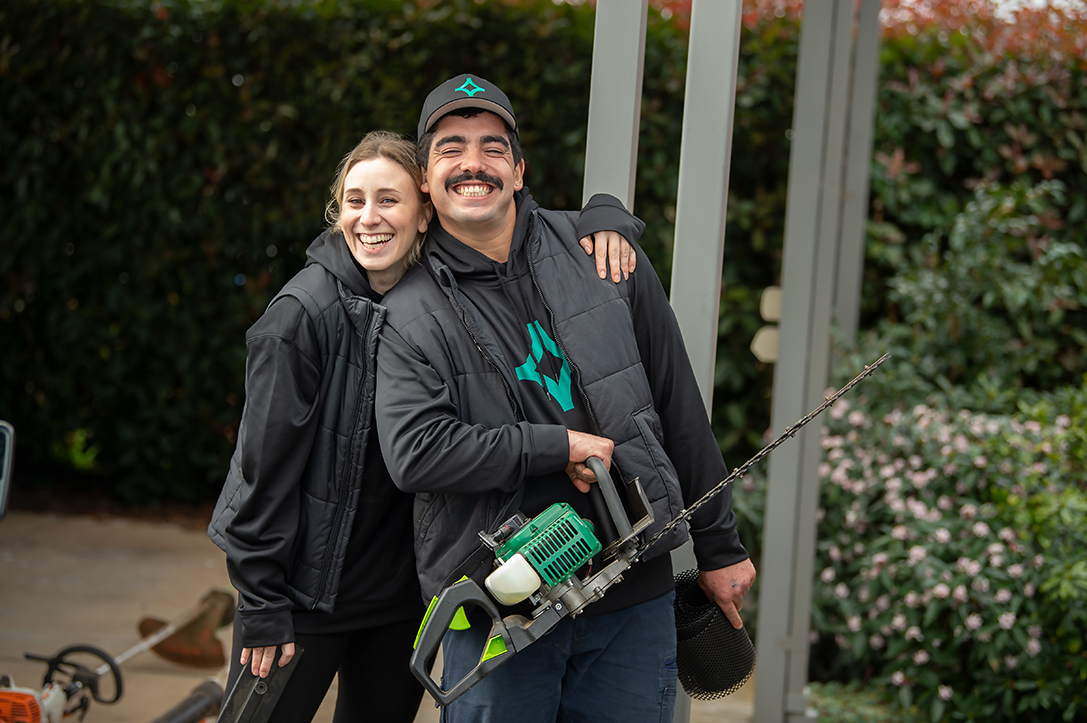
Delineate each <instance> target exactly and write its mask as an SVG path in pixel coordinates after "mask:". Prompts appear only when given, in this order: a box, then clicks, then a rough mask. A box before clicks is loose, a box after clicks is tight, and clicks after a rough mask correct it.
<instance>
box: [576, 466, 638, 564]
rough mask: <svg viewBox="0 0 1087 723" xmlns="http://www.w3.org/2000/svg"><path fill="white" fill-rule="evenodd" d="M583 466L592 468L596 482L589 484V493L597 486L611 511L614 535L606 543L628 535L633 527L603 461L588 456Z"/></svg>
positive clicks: (609, 532)
mask: <svg viewBox="0 0 1087 723" xmlns="http://www.w3.org/2000/svg"><path fill="white" fill-rule="evenodd" d="M585 466H586V467H588V468H589V469H590V470H592V472H593V474H594V475H596V484H595V485H591V486H590V489H589V491H590V494H592V488H594V487H597V488H599V493H600V494H601V495H603V497H604V502H605V504H607V507H608V512H609V513H611V520H612V522H613V523H614V525H615V533H616V537H614V538H613V539H612V540H608V543H611V542H614V541H615V540H623V539H626V538H627V537H630V535H631V533H632V532H633V528H632V527H631V526H630V520H629V519H628V518H627V511H626V509H624V508H623V502H622V500H620V499H619V493H618V492H616V491H615V483H614V482H613V481H612V479H611V474H610V473H609V472H608V469H607V468H606V467H605V466H604V461H603V460H602V459H599V458H598V457H589V458H588V459H587V460H585ZM605 529H606V528H605ZM607 532H608V534H611V531H610V530H607ZM606 544H607V543H605V546H606Z"/></svg>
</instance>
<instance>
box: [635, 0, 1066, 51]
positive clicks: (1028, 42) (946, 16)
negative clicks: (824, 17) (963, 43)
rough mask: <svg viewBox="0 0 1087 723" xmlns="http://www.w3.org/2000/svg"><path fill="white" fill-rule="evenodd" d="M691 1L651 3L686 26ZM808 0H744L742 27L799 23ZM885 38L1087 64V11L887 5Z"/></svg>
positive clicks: (946, 2) (984, 4) (940, 3)
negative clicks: (923, 39) (962, 38)
mask: <svg viewBox="0 0 1087 723" xmlns="http://www.w3.org/2000/svg"><path fill="white" fill-rule="evenodd" d="M691 2H692V0H652V2H651V3H650V4H651V5H652V6H653V7H654V8H656V10H657V11H658V12H660V13H662V14H663V15H664V16H665V17H671V18H673V19H674V22H675V23H676V24H677V25H678V26H680V27H684V28H685V27H687V25H688V24H689V23H690V17H691ZM803 11H804V2H803V0H744V3H743V23H744V25H745V26H746V27H748V28H753V27H755V26H756V25H758V24H759V23H761V22H763V21H765V20H769V19H771V18H787V19H789V20H799V19H800V18H801V17H802V15H803ZM880 20H881V24H882V26H883V37H884V38H898V37H902V36H911V35H918V34H921V33H927V32H938V33H942V34H945V35H947V36H949V35H950V34H951V33H956V32H958V33H962V34H963V35H969V36H972V37H973V38H974V40H975V42H976V48H977V49H980V50H981V51H983V52H985V53H987V54H989V55H991V56H992V57H995V58H1003V57H1007V56H1016V57H1030V58H1040V57H1046V56H1049V57H1051V58H1052V59H1053V60H1054V61H1058V62H1059V61H1061V60H1063V59H1065V58H1072V59H1078V60H1079V61H1080V62H1081V63H1087V7H1085V6H1081V5H1073V4H1070V3H1061V2H1052V0H1051V1H1050V2H1048V3H1046V4H1044V5H1040V6H1028V7H1020V8H1018V9H1008V8H1006V6H1005V7H1002V5H1001V4H998V3H994V2H992V0H906V1H905V2H903V0H885V2H884V3H883V5H882V10H881V13H880Z"/></svg>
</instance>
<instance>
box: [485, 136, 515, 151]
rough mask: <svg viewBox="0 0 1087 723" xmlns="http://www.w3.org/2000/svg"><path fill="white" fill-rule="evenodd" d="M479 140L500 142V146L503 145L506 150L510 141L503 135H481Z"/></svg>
mask: <svg viewBox="0 0 1087 723" xmlns="http://www.w3.org/2000/svg"><path fill="white" fill-rule="evenodd" d="M479 142H480V143H498V144H500V145H502V146H505V147H506V149H507V150H508V149H509V147H510V142H509V141H508V140H506V137H505V136H483V137H482V138H480V139H479Z"/></svg>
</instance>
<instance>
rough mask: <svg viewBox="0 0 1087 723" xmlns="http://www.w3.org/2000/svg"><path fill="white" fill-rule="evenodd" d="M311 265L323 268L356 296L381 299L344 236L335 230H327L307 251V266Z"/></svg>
mask: <svg viewBox="0 0 1087 723" xmlns="http://www.w3.org/2000/svg"><path fill="white" fill-rule="evenodd" d="M310 264H320V265H321V266H323V267H324V268H325V269H326V270H327V271H328V272H329V273H330V274H332V275H333V276H335V277H336V278H337V279H338V280H339V281H340V283H342V284H343V285H344V286H345V287H346V288H347V289H348V290H349V291H350V292H351V293H352V294H354V295H356V296H365V297H366V298H368V299H377V298H380V295H378V294H375V292H374V290H373V289H372V288H370V281H369V280H368V279H367V278H366V274H365V273H363V270H362V268H361V267H360V266H359V264H358V262H357V261H355V257H354V256H352V255H351V250H350V249H349V248H347V241H345V240H344V237H343V234H342V233H340V232H339V231H337V230H335V229H331V228H330V229H328V230H326V231H325V232H324V233H322V234H321V235H320V236H318V237H317V238H316V239H314V240H313V243H311V244H310V245H309V248H308V249H306V266H309V265H310Z"/></svg>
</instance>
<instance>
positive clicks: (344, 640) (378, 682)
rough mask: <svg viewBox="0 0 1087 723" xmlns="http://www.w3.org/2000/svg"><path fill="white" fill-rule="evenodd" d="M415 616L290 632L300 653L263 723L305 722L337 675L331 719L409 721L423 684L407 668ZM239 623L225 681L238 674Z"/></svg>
mask: <svg viewBox="0 0 1087 723" xmlns="http://www.w3.org/2000/svg"><path fill="white" fill-rule="evenodd" d="M418 629H419V621H418V620H409V621H407V622H404V623H395V624H393V625H386V626H383V627H378V628H373V629H370V630H357V631H355V632H353V633H340V634H336V635H296V636H295V637H296V640H295V643H296V644H297V645H300V646H302V648H303V649H304V650H305V651H306V652H305V654H304V655H303V656H302V658H301V660H299V661H298V666H297V667H296V668H295V670H294V674H293V675H291V679H290V681H289V682H288V683H287V687H286V688H285V689H284V691H283V695H282V696H281V697H280V699H279V702H278V703H277V704H276V709H275V712H274V713H273V714H272V717H271V719H270V721H269V723H305V722H306V721H311V720H313V716H314V715H315V714H316V713H317V709H318V708H320V707H321V701H323V700H324V698H325V694H326V693H328V688H329V686H330V685H331V684H332V677H333V676H334V675H335V674H336V673H339V675H340V679H339V689H338V691H339V692H338V696H337V698H336V716H335V718H334V719H333V720H334V721H335V723H357V722H358V721H382V723H412V721H414V720H415V715H416V713H417V712H418V710H419V702H420V700H422V697H423V686H421V685H420V684H419V681H417V680H416V679H415V676H413V675H412V674H411V671H410V670H409V669H408V661H409V659H410V658H411V652H412V645H413V644H414V641H415V633H416V632H417V631H418ZM240 630H241V626H240V625H238V626H235V628H234V648H233V650H232V651H231V662H230V680H229V682H228V683H227V688H226V690H227V692H228V693H229V691H230V690H231V689H233V687H234V681H235V680H237V678H238V674H239V673H240V672H241V665H240V664H239V663H238V657H239V656H240V655H241V651H242V642H241V634H240Z"/></svg>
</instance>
